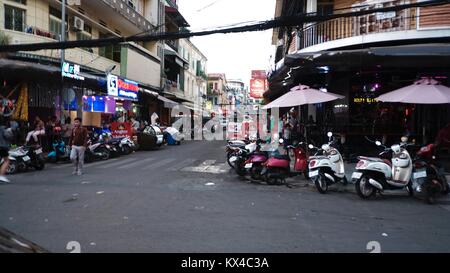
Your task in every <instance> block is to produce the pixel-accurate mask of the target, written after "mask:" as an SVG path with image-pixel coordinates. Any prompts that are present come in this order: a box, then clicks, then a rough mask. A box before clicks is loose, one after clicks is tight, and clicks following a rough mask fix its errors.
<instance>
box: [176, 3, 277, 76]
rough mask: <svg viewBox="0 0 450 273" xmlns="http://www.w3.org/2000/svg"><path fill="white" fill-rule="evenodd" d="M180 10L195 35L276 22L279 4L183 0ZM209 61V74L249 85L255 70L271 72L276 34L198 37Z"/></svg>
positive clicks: (196, 41) (195, 39) (269, 32)
mask: <svg viewBox="0 0 450 273" xmlns="http://www.w3.org/2000/svg"><path fill="white" fill-rule="evenodd" d="M177 2H178V8H179V10H180V12H181V14H182V15H183V17H184V18H185V19H186V20H187V21H188V23H189V24H190V25H191V27H190V30H191V31H197V30H201V29H205V28H208V29H209V28H212V27H218V26H226V25H231V24H235V23H241V22H248V21H264V20H269V19H273V17H274V14H275V0H179V1H177ZM191 41H192V42H193V43H194V44H195V45H196V46H197V47H198V48H199V49H200V50H201V51H202V52H203V54H204V55H205V56H206V57H207V58H208V63H207V72H208V73H225V74H226V76H227V79H242V80H244V82H245V83H246V85H249V80H250V73H251V70H259V69H261V70H267V69H268V68H269V65H270V62H269V59H270V56H271V55H274V52H275V51H274V50H275V48H274V47H273V46H272V45H271V41H272V30H267V31H259V32H245V33H237V34H215V35H210V36H204V37H194V38H191Z"/></svg>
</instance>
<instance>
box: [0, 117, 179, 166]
mask: <svg viewBox="0 0 450 273" xmlns="http://www.w3.org/2000/svg"><path fill="white" fill-rule="evenodd" d="M140 135H141V142H139V143H140V144H141V145H139V144H137V143H136V142H135V141H133V140H132V139H131V138H129V137H120V138H113V137H112V134H111V132H110V131H109V130H102V131H101V132H97V133H96V132H93V133H90V135H89V140H88V143H87V144H88V146H87V148H86V152H85V155H84V161H85V163H90V162H94V161H100V160H108V159H110V158H114V157H118V156H123V155H129V154H131V153H133V152H134V151H136V150H138V149H139V146H140V148H141V149H143V150H148V149H152V148H157V147H161V146H162V145H163V144H164V143H167V144H168V145H180V144H181V142H182V141H183V140H184V135H183V134H182V133H180V132H179V131H178V130H177V129H175V128H172V127H167V128H165V129H164V130H162V129H161V128H160V127H158V126H154V125H151V126H147V127H146V128H145V129H144V130H143V131H142V132H140ZM70 152H71V148H70V146H69V145H68V144H67V143H66V142H65V141H64V139H63V138H62V137H57V138H55V140H54V141H53V143H52V149H51V151H50V152H48V153H45V152H44V151H43V149H42V146H41V145H39V144H36V145H31V146H20V147H17V148H13V149H11V150H10V151H9V162H10V164H9V167H8V169H7V171H6V172H7V174H14V173H17V172H21V171H26V170H29V169H35V170H43V169H44V168H45V164H46V162H51V163H57V162H70ZM1 164H3V159H2V161H1V162H0V165H1Z"/></svg>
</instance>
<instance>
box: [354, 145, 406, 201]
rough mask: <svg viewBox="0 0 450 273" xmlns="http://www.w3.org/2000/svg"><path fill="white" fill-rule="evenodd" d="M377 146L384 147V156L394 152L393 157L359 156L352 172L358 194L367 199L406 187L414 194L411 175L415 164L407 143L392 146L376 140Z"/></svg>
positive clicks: (382, 153) (381, 154)
mask: <svg viewBox="0 0 450 273" xmlns="http://www.w3.org/2000/svg"><path fill="white" fill-rule="evenodd" d="M375 144H376V145H377V146H381V147H383V148H384V151H383V152H381V153H380V156H383V155H385V154H387V153H390V152H392V159H391V161H389V160H388V159H382V158H376V157H365V156H359V157H358V159H359V162H358V163H357V164H356V171H355V172H353V174H352V180H353V181H355V188H356V192H357V193H358V195H359V196H360V197H361V198H363V199H367V198H370V197H372V196H374V195H375V194H376V192H377V191H378V192H383V191H384V190H400V189H406V190H407V191H408V193H409V195H410V196H412V195H413V188H412V183H411V175H412V171H413V165H412V161H411V156H410V155H409V153H408V151H407V149H406V147H407V146H408V144H407V143H401V144H395V145H392V146H391V147H390V148H387V147H386V146H384V145H382V144H381V142H380V141H376V142H375Z"/></svg>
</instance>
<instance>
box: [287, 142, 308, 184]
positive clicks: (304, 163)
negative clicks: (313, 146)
mask: <svg viewBox="0 0 450 273" xmlns="http://www.w3.org/2000/svg"><path fill="white" fill-rule="evenodd" d="M286 148H287V149H289V150H291V151H292V152H293V156H294V169H293V171H291V176H294V175H300V174H303V175H304V176H305V179H309V170H308V152H307V148H308V147H307V146H306V143H305V142H299V143H295V144H293V145H288V146H287V147H286Z"/></svg>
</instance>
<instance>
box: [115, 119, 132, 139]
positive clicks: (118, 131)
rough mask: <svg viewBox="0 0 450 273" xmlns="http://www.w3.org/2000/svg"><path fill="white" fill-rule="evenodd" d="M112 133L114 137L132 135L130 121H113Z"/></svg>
mask: <svg viewBox="0 0 450 273" xmlns="http://www.w3.org/2000/svg"><path fill="white" fill-rule="evenodd" d="M111 134H112V136H113V138H121V137H132V136H133V131H132V130H131V123H130V122H113V123H111Z"/></svg>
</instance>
